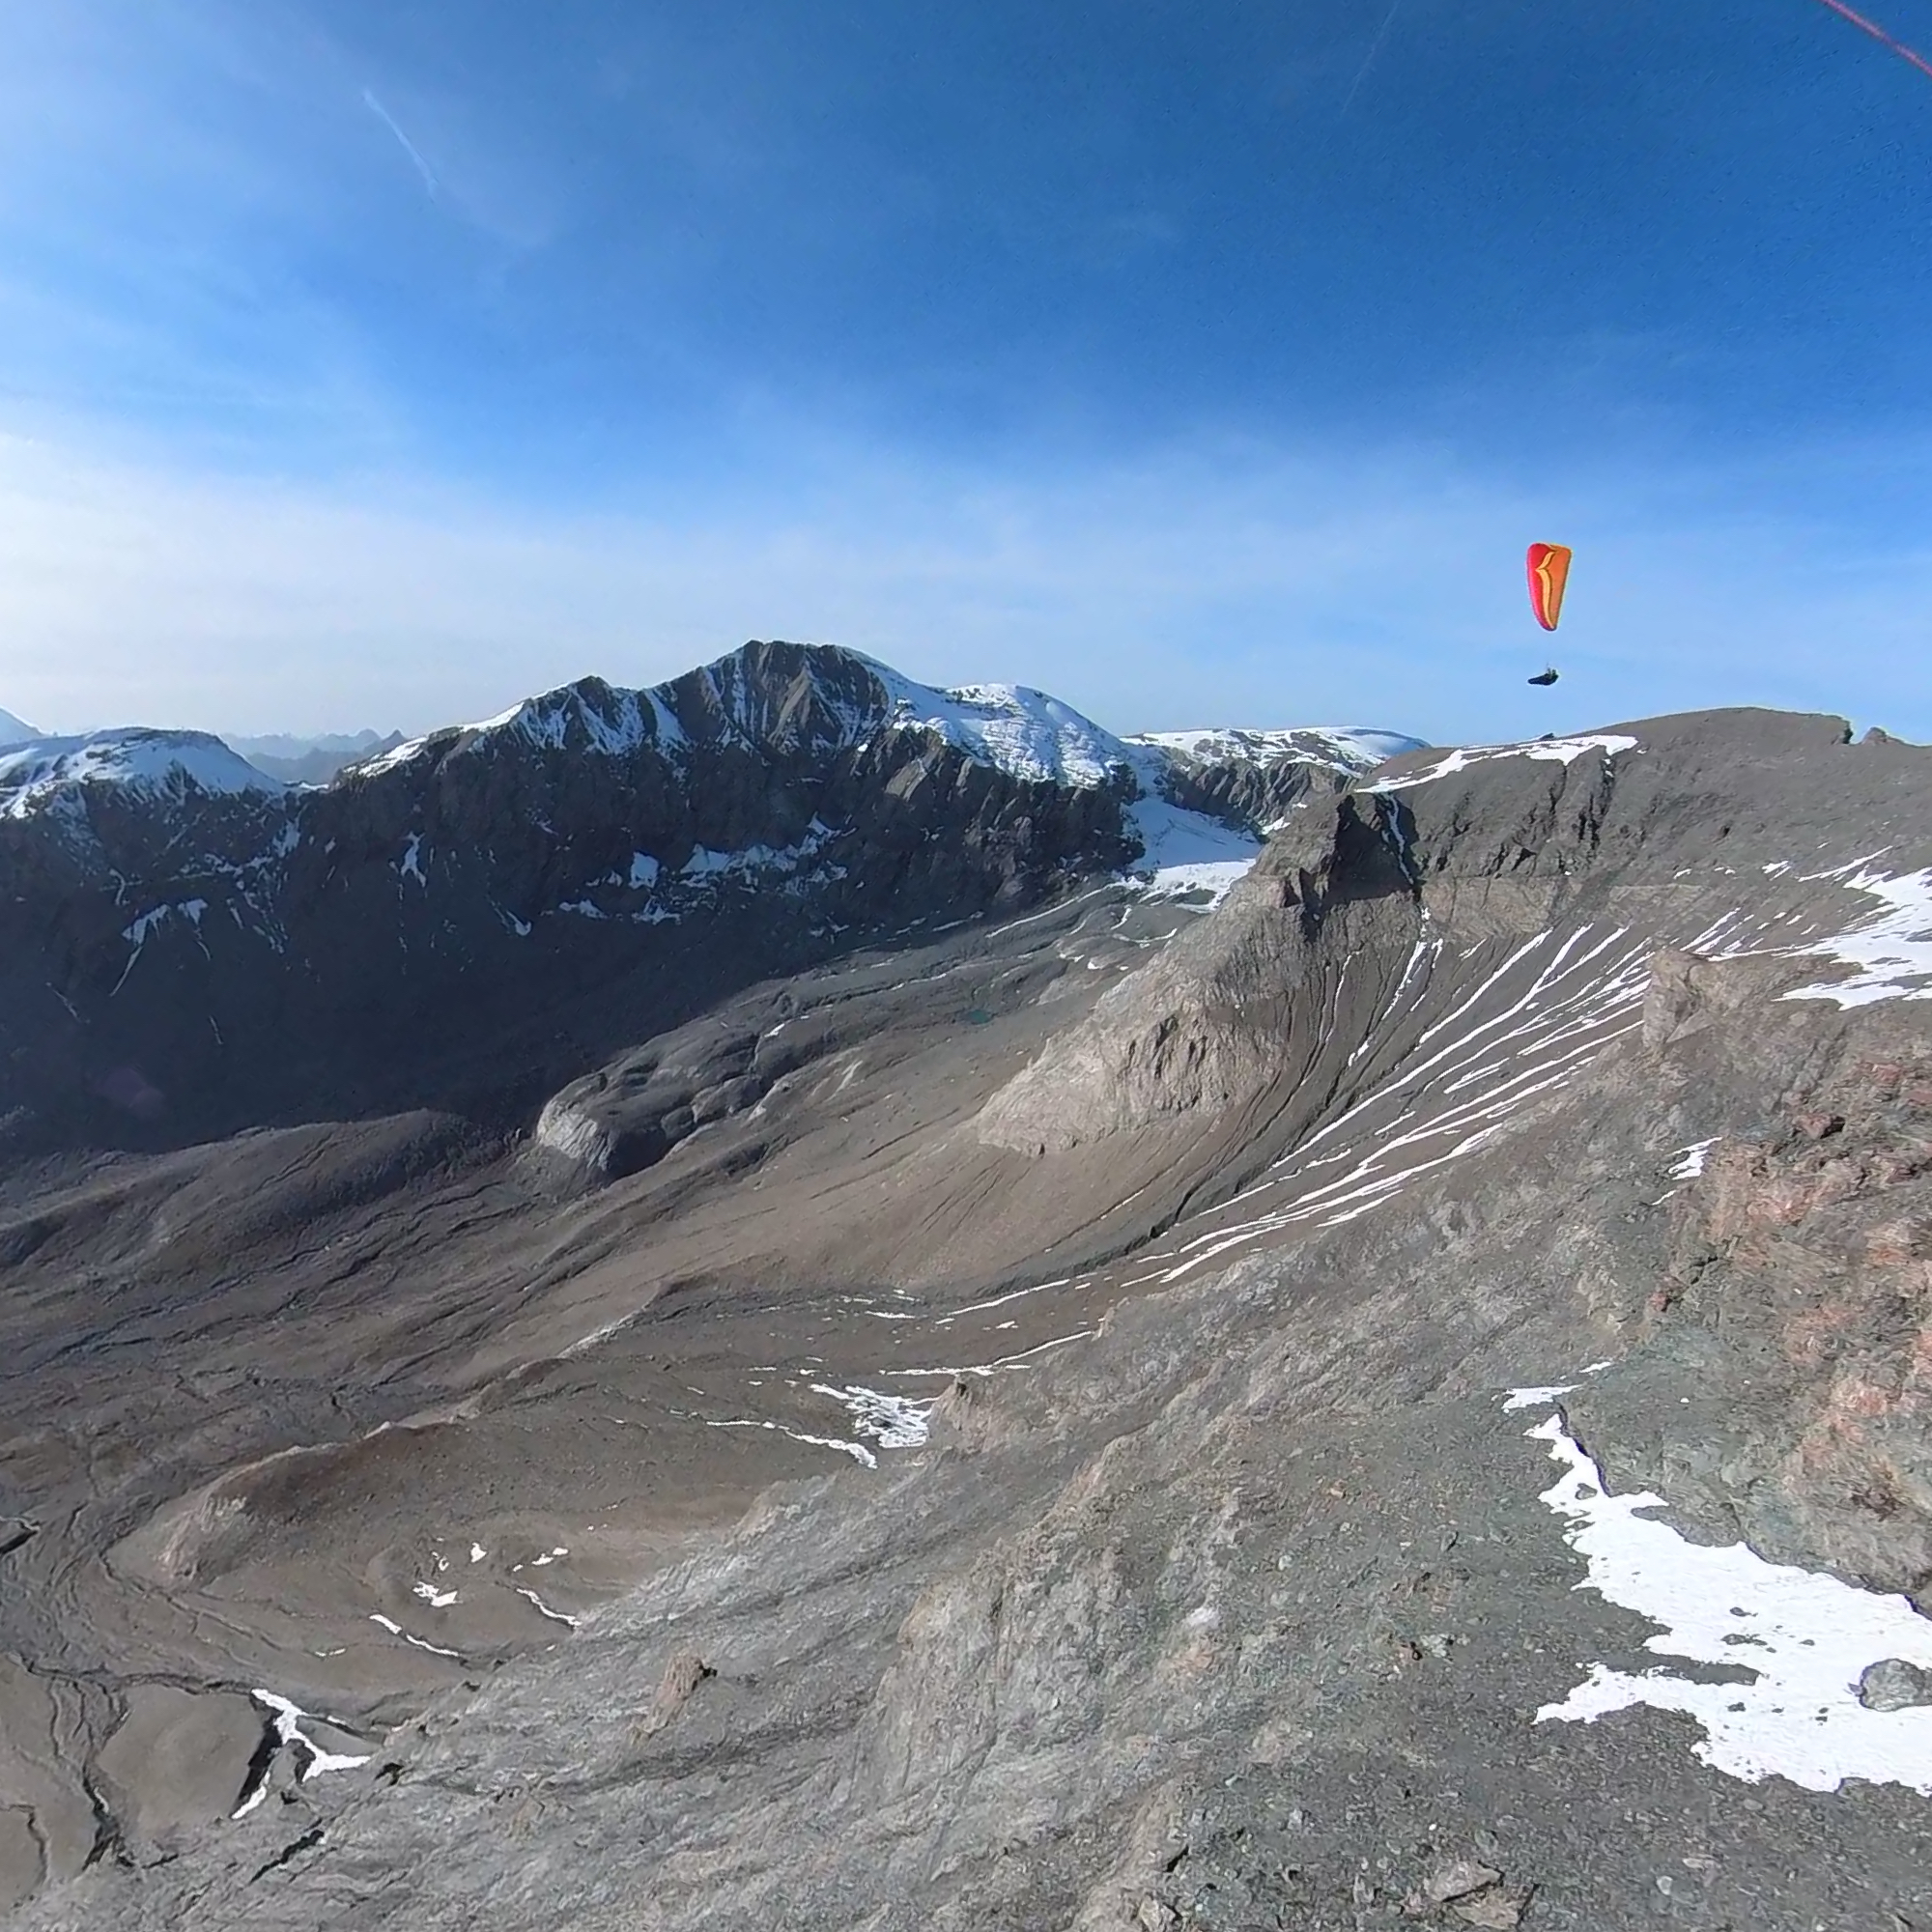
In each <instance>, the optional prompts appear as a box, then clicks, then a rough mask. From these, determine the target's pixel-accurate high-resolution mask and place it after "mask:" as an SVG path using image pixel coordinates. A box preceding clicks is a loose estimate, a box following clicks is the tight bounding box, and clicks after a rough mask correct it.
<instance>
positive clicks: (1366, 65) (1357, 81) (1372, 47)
mask: <svg viewBox="0 0 1932 1932" xmlns="http://www.w3.org/2000/svg"><path fill="white" fill-rule="evenodd" d="M1831 4H1832V0H1826V5H1827V6H1830V5H1831ZM1401 5H1402V0H1394V4H1393V5H1392V6H1391V7H1390V8H1389V10H1388V18H1387V19H1386V20H1384V21H1383V22H1382V24H1381V28H1380V31H1379V32H1378V34H1377V35H1376V37H1375V39H1374V40H1373V41H1372V42H1371V43H1369V52H1368V58H1367V59H1366V60H1364V61H1363V62H1362V65H1361V67H1360V69H1359V70H1358V71H1357V72H1356V74H1355V77H1354V79H1353V80H1351V81H1350V83H1349V91H1348V93H1347V94H1345V95H1344V96H1343V97H1342V113H1341V114H1337V115H1336V117H1335V118H1336V120H1338V121H1339V120H1340V119H1341V118H1342V114H1346V113H1348V111H1349V103H1350V101H1351V100H1353V99H1354V98H1355V90H1356V89H1357V88H1359V87H1360V86H1361V84H1362V82H1363V81H1364V80H1365V79H1366V78H1367V77H1368V71H1369V70H1370V69H1371V68H1372V67H1374V66H1375V64H1376V56H1377V55H1378V53H1380V52H1381V50H1382V43H1383V42H1384V41H1385V40H1387V39H1388V33H1389V29H1390V28H1391V27H1392V26H1394V25H1395V16H1396V12H1397V9H1399V8H1400V7H1401Z"/></svg>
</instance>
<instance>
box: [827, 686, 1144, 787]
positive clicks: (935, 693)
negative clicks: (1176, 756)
mask: <svg viewBox="0 0 1932 1932" xmlns="http://www.w3.org/2000/svg"><path fill="white" fill-rule="evenodd" d="M865 662H866V664H867V668H869V669H870V670H871V672H872V674H873V675H874V676H875V677H876V678H877V679H878V680H879V682H880V683H881V684H882V685H884V687H885V688H886V691H887V692H888V693H889V694H890V696H891V699H892V713H891V716H890V719H889V721H888V725H889V728H891V729H894V730H903V729H906V728H907V727H916V728H919V729H923V730H926V731H931V732H934V733H936V734H937V735H938V736H939V737H941V738H944V739H945V740H946V742H947V743H948V744H949V745H952V746H956V747H957V748H958V749H959V750H960V751H962V752H964V753H966V755H967V756H968V757H969V758H972V759H973V760H974V761H975V762H976V763H979V764H982V765H993V766H996V767H997V768H998V769H999V770H1001V771H1005V772H1011V773H1012V774H1013V775H1014V776H1015V777H1016V778H1024V779H1045V780H1050V781H1052V782H1053V783H1055V784H1069V785H1101V784H1105V783H1106V782H1107V781H1108V780H1109V778H1110V777H1112V776H1113V775H1114V774H1115V773H1117V772H1119V771H1120V770H1122V767H1126V768H1130V769H1131V768H1133V767H1135V765H1136V763H1137V761H1136V759H1135V758H1134V755H1133V753H1131V752H1130V751H1129V750H1128V748H1127V745H1126V743H1125V741H1124V740H1122V739H1120V738H1117V737H1115V736H1114V734H1113V733H1112V732H1111V731H1108V730H1105V729H1103V728H1102V727H1101V726H1100V725H1095V724H1094V721H1093V720H1092V719H1091V718H1083V717H1082V716H1081V715H1080V713H1079V712H1077V711H1075V710H1074V709H1073V707H1072V706H1071V705H1070V704H1063V703H1062V702H1061V701H1060V699H1059V698H1057V697H1051V696H1048V695H1047V694H1046V693H1045V692H1043V691H1035V690H1033V689H1032V688H1031V687H1029V686H1027V685H1023V684H1018V685H1014V684H962V685H959V686H956V687H955V688H954V689H952V690H951V691H939V690H936V689H934V688H933V687H932V686H931V685H925V684H916V683H914V682H913V680H912V679H911V678H909V677H902V676H900V674H899V673H898V672H897V671H895V670H894V669H892V668H890V667H889V666H886V665H882V664H876V663H873V662H872V660H870V659H867V660H865Z"/></svg>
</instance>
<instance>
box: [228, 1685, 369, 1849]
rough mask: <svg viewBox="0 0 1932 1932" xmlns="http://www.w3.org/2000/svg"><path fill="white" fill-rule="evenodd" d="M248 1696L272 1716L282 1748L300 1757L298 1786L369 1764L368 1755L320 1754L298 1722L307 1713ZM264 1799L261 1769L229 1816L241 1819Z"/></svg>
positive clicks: (264, 1696) (267, 1696)
mask: <svg viewBox="0 0 1932 1932" xmlns="http://www.w3.org/2000/svg"><path fill="white" fill-rule="evenodd" d="M248 1694H249V1696H251V1697H252V1698H253V1699H254V1700H255V1702H256V1703H258V1704H260V1705H261V1706H262V1707H263V1709H264V1710H267V1711H269V1712H271V1713H272V1714H273V1717H274V1722H275V1735H276V1737H277V1738H279V1739H280V1740H281V1742H282V1743H283V1744H285V1745H293V1746H294V1747H296V1749H297V1750H298V1752H299V1753H300V1754H301V1762H300V1764H299V1765H298V1768H297V1771H296V1781H297V1782H298V1783H300V1782H302V1781H303V1780H304V1779H306V1778H310V1777H313V1776H315V1775H316V1774H317V1773H318V1772H324V1771H354V1770H355V1768H356V1766H357V1765H363V1764H367V1763H368V1762H369V1759H370V1756H371V1755H372V1753H370V1752H368V1751H363V1752H362V1753H361V1754H360V1755H357V1756H352V1755H350V1754H349V1753H347V1752H343V1751H327V1750H324V1749H323V1747H321V1746H320V1745H319V1744H317V1743H316V1741H315V1740H314V1739H313V1738H312V1737H310V1736H309V1735H308V1733H307V1732H306V1731H304V1730H303V1729H302V1727H301V1725H302V1719H304V1718H306V1717H308V1716H309V1713H308V1712H306V1711H304V1710H303V1709H302V1708H301V1706H300V1705H299V1704H295V1703H292V1702H290V1700H289V1699H288V1698H286V1697H278V1696H277V1695H276V1694H275V1693H274V1691H272V1690H251V1691H249V1693H248ZM323 1721H325V1722H327V1723H332V1722H333V1719H324V1720H323ZM335 1728H336V1729H337V1730H340V1729H342V1728H343V1726H342V1725H340V1724H337V1725H335ZM268 1795H269V1770H268V1767H267V1766H266V1765H264V1766H263V1767H262V1770H261V1772H260V1773H259V1774H258V1776H256V1779H255V1781H254V1783H253V1784H252V1785H250V1786H249V1788H248V1789H247V1790H246V1791H244V1792H243V1793H242V1794H241V1804H238V1805H237V1806H236V1807H235V1810H234V1812H233V1814H232V1815H233V1816H235V1817H237V1818H245V1817H246V1816H247V1815H248V1814H249V1812H251V1811H252V1810H254V1809H255V1807H256V1806H257V1805H258V1804H261V1803H262V1801H263V1800H264V1799H265V1798H267V1797H268Z"/></svg>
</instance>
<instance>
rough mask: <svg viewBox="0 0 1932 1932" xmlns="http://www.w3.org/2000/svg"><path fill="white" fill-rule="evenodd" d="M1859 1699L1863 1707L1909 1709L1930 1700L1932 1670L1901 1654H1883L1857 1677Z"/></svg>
mask: <svg viewBox="0 0 1932 1932" xmlns="http://www.w3.org/2000/svg"><path fill="white" fill-rule="evenodd" d="M1859 1702H1860V1703H1861V1704H1862V1705H1863V1706H1864V1707H1865V1709H1866V1710H1867V1711H1909V1710H1911V1709H1912V1708H1913V1707H1914V1706H1915V1705H1918V1704H1932V1670H1921V1669H1920V1668H1919V1667H1918V1664H1916V1663H1908V1662H1906V1661H1905V1659H1904V1658H1902V1657H1888V1658H1885V1659H1883V1660H1882V1661H1881V1662H1877V1663H1874V1664H1873V1665H1872V1666H1871V1668H1870V1669H1869V1670H1867V1671H1866V1672H1865V1673H1864V1675H1863V1676H1862V1677H1861V1678H1860V1679H1859Z"/></svg>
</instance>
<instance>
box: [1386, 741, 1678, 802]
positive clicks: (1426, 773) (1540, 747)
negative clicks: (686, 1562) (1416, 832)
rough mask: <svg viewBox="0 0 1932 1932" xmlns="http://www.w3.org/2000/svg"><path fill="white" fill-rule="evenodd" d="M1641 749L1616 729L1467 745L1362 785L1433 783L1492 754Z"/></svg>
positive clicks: (1563, 761)
mask: <svg viewBox="0 0 1932 1932" xmlns="http://www.w3.org/2000/svg"><path fill="white" fill-rule="evenodd" d="M1641 750H1642V747H1641V746H1640V745H1638V743H1637V741H1636V740H1635V739H1634V738H1631V737H1626V736H1624V735H1623V734H1622V733H1621V732H1616V731H1605V732H1599V733H1596V734H1594V735H1592V736H1589V737H1582V738H1538V739H1533V740H1531V741H1530V742H1528V743H1527V744H1520V745H1467V746H1464V747H1463V749H1462V750H1460V751H1455V752H1451V753H1449V754H1448V755H1447V756H1446V757H1443V758H1438V759H1437V760H1436V761H1435V763H1434V764H1433V765H1427V766H1425V767H1424V768H1423V769H1422V770H1421V771H1419V772H1405V773H1403V774H1402V776H1401V777H1400V778H1393V779H1384V780H1382V781H1381V782H1380V783H1379V784H1372V785H1365V786H1363V789H1364V790H1365V791H1405V790H1406V789H1407V788H1408V787H1409V786H1410V785H1419V784H1433V783H1434V782H1435V781H1436V780H1437V779H1446V778H1448V777H1450V776H1451V774H1453V773H1456V772H1463V771H1467V770H1468V769H1469V767H1470V766H1472V765H1483V764H1488V763H1490V762H1491V761H1492V759H1495V758H1541V759H1545V760H1551V759H1553V760H1554V761H1555V762H1556V763H1557V764H1560V765H1567V764H1570V763H1572V762H1574V761H1575V760H1576V759H1577V758H1580V757H1581V756H1582V755H1583V753H1585V752H1601V753H1603V754H1604V756H1605V757H1606V758H1610V757H1614V756H1615V755H1616V754H1617V753H1619V752H1636V751H1641Z"/></svg>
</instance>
